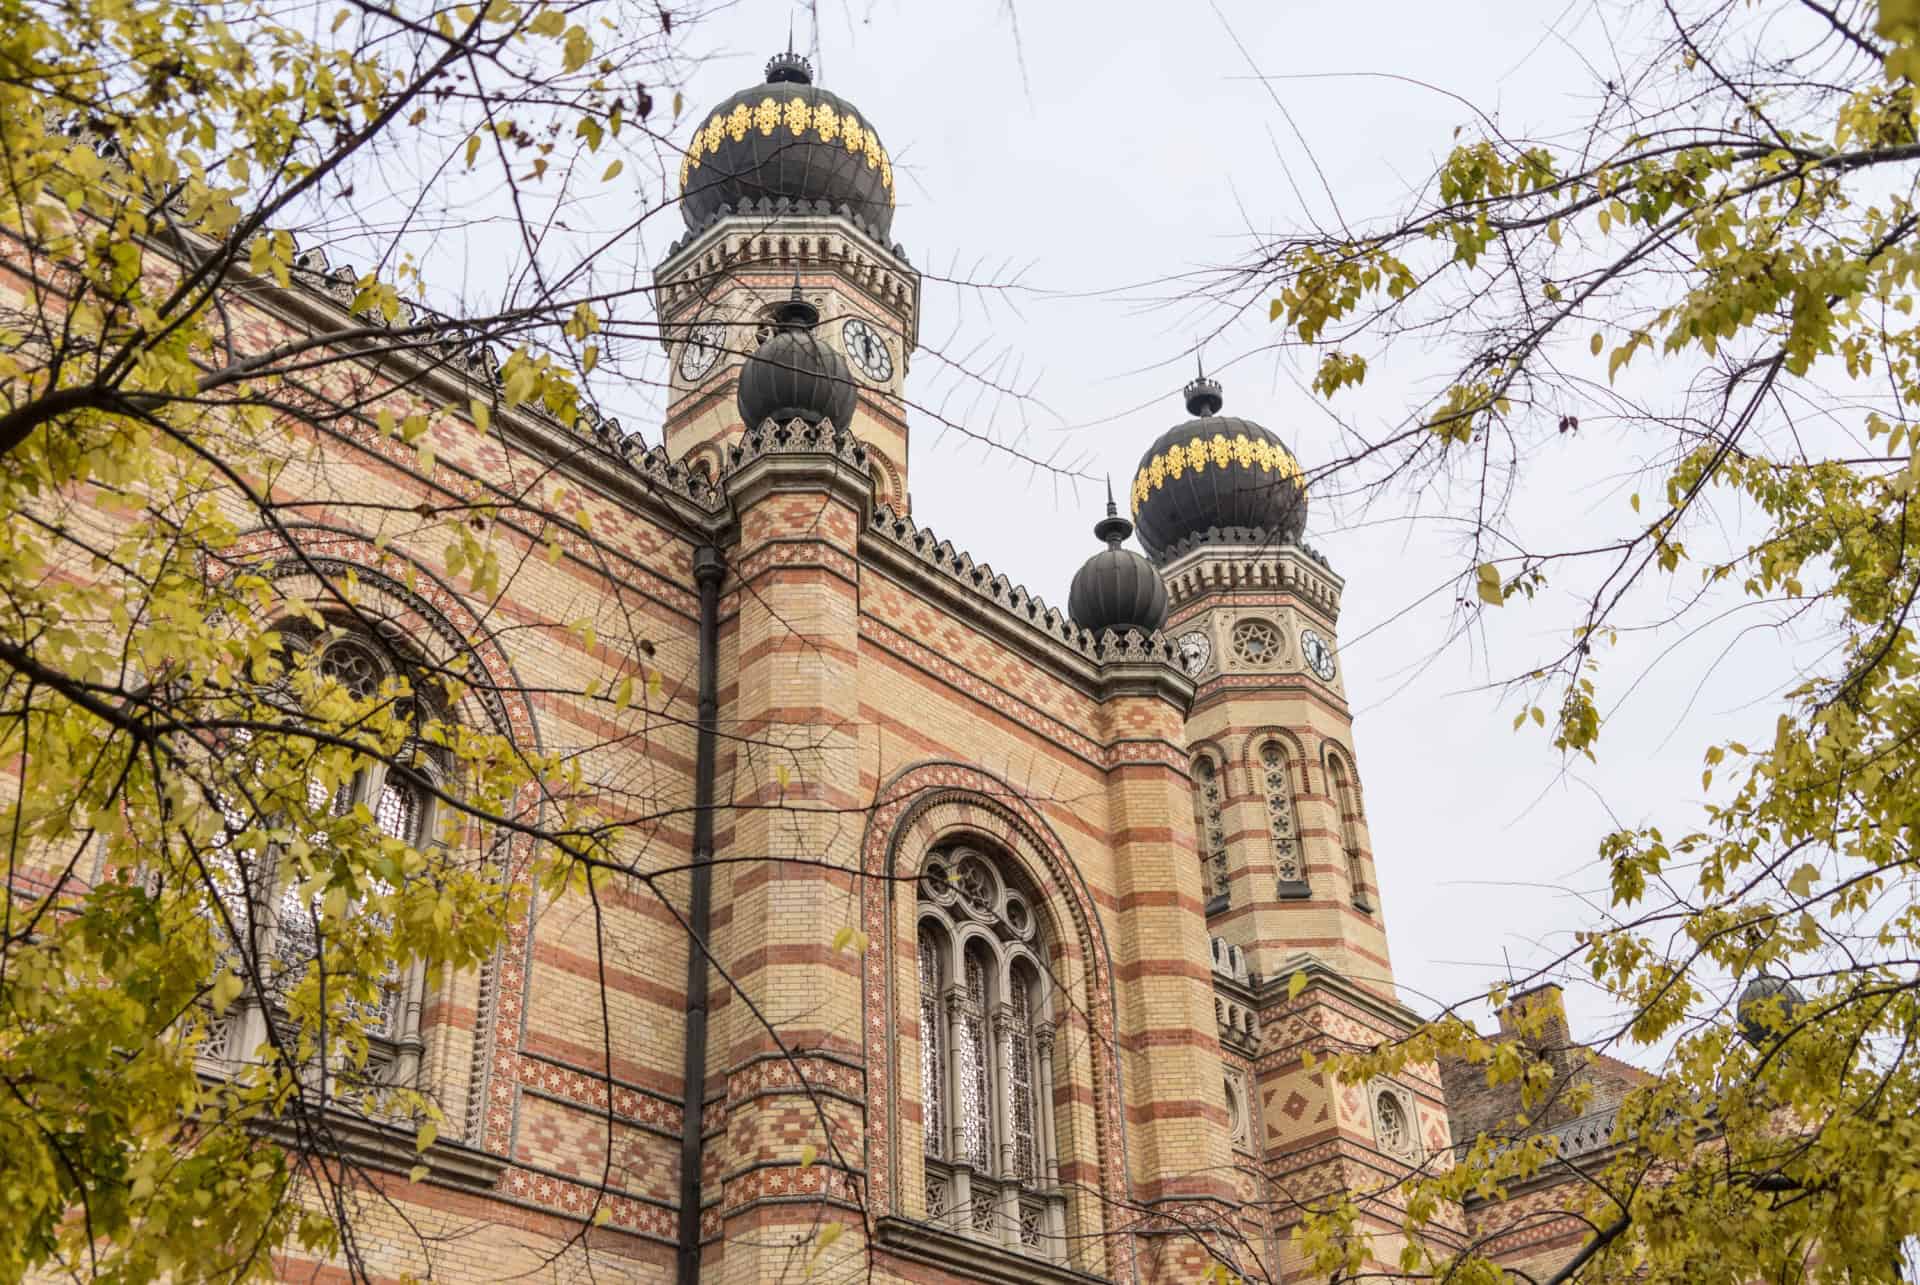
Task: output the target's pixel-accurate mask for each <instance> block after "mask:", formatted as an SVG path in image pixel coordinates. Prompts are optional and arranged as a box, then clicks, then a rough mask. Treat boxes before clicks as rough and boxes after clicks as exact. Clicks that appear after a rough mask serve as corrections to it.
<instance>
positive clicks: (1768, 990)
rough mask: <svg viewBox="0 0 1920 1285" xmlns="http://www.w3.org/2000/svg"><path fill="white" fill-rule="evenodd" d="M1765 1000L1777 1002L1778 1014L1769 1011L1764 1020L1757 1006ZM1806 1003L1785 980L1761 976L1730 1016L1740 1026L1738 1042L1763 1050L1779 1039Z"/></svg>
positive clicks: (1743, 994)
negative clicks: (1740, 1040)
mask: <svg viewBox="0 0 1920 1285" xmlns="http://www.w3.org/2000/svg"><path fill="white" fill-rule="evenodd" d="M1768 1000H1775V1001H1778V1010H1777V1011H1775V1010H1773V1009H1768V1010H1767V1011H1766V1014H1765V1016H1764V1017H1763V1016H1762V1011H1761V1007H1760V1006H1761V1005H1762V1004H1764V1003H1766V1002H1767V1001H1768ZM1806 1002H1807V1001H1806V999H1805V998H1804V997H1802V996H1801V994H1800V989H1799V987H1797V986H1795V985H1794V984H1793V983H1792V982H1790V981H1788V980H1787V979H1786V978H1784V977H1775V976H1773V975H1772V974H1771V973H1760V974H1757V975H1756V976H1755V977H1754V979H1753V980H1752V981H1750V982H1748V983H1747V985H1746V989H1745V990H1742V991H1741V992H1740V998H1739V1000H1738V1001H1737V1002H1736V1003H1735V1004H1734V1007H1733V1016H1734V1020H1735V1021H1736V1022H1737V1023H1739V1026H1740V1036H1741V1038H1742V1039H1744V1040H1746V1042H1747V1043H1749V1044H1751V1045H1753V1046H1754V1047H1755V1048H1765V1047H1766V1046H1767V1045H1769V1044H1771V1043H1773V1041H1775V1040H1776V1039H1778V1038H1780V1036H1781V1035H1782V1034H1783V1033H1784V1032H1785V1031H1786V1029H1787V1027H1788V1026H1789V1025H1791V1024H1792V1022H1793V1020H1794V1014H1795V1013H1797V1012H1798V1011H1799V1009H1800V1006H1801V1005H1803V1004H1805V1003H1806Z"/></svg>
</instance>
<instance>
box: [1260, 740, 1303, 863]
mask: <svg viewBox="0 0 1920 1285" xmlns="http://www.w3.org/2000/svg"><path fill="white" fill-rule="evenodd" d="M1260 769H1261V774H1262V776H1263V778H1264V784H1265V786H1266V796H1267V829H1268V831H1269V833H1270V834H1271V836H1272V840H1273V867H1274V872H1275V873H1276V874H1277V875H1278V876H1279V878H1280V882H1282V883H1298V882H1300V881H1301V880H1302V879H1305V878H1306V872H1305V870H1304V868H1303V867H1302V866H1301V863H1300V832H1299V829H1298V827H1297V826H1296V825H1295V823H1294V817H1293V770H1292V768H1291V766H1290V765H1289V764H1288V762H1287V752H1286V750H1285V749H1283V748H1281V745H1280V743H1279V742H1278V741H1268V742H1267V743H1266V744H1265V745H1262V746H1261V747H1260Z"/></svg>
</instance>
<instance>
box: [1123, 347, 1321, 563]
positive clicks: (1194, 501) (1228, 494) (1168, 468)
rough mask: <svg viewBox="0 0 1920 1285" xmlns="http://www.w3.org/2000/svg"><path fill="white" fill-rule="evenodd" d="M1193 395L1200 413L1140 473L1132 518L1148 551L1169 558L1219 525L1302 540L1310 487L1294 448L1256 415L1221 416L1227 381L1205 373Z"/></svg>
mask: <svg viewBox="0 0 1920 1285" xmlns="http://www.w3.org/2000/svg"><path fill="white" fill-rule="evenodd" d="M1186 399H1187V413H1188V414H1189V415H1191V416H1193V418H1192V419H1190V420H1188V421H1187V422H1186V423H1184V424H1181V425H1179V426H1177V427H1175V428H1170V429H1168V430H1167V431H1166V432H1164V433H1162V434H1161V435H1160V437H1159V440H1157V441H1155V442H1154V444H1153V445H1152V446H1150V447H1148V448H1147V453H1146V454H1145V455H1142V456H1141V457H1140V467H1139V469H1138V470H1137V471H1136V472H1135V473H1134V475H1133V497H1132V498H1133V520H1134V524H1135V526H1136V528H1137V529H1138V531H1139V533H1140V545H1141V547H1142V548H1144V549H1145V550H1146V551H1147V554H1148V556H1149V557H1151V558H1152V559H1153V560H1154V561H1156V562H1164V561H1166V559H1167V558H1168V557H1169V556H1171V555H1172V553H1173V552H1176V551H1177V550H1175V548H1174V546H1176V545H1182V544H1183V542H1187V541H1192V540H1196V539H1199V540H1205V539H1208V538H1209V533H1211V532H1213V531H1215V530H1216V529H1220V530H1227V529H1231V528H1239V530H1236V531H1234V532H1233V535H1232V537H1231V538H1233V539H1234V540H1236V541H1248V542H1257V541H1262V540H1275V541H1285V542H1292V541H1297V540H1298V539H1299V538H1300V533H1301V532H1302V531H1303V530H1305V529H1306V525H1307V487H1306V480H1305V478H1304V477H1303V476H1302V474H1301V472H1300V463H1299V461H1298V460H1296V459H1294V457H1293V453H1292V452H1291V451H1289V450H1288V449H1287V448H1286V445H1285V444H1284V443H1282V442H1281V440H1280V438H1279V437H1278V436H1276V435H1275V434H1273V433H1270V432H1268V431H1267V430H1266V429H1264V428H1262V427H1260V425H1258V424H1256V423H1254V422H1253V421H1252V420H1250V419H1239V418H1236V417H1235V416H1231V415H1221V414H1220V413H1219V411H1220V406H1221V398H1220V385H1219V384H1218V383H1216V382H1214V381H1213V380H1211V379H1208V378H1207V377H1206V374H1205V372H1202V373H1201V374H1200V376H1199V378H1197V379H1195V380H1194V381H1193V382H1192V383H1190V384H1188V385H1187V388H1186ZM1212 538H1219V537H1212Z"/></svg>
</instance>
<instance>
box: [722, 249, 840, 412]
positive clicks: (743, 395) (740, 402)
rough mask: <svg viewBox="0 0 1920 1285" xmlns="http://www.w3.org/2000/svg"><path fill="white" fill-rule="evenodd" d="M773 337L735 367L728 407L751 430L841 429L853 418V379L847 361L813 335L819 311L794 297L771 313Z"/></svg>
mask: <svg viewBox="0 0 1920 1285" xmlns="http://www.w3.org/2000/svg"><path fill="white" fill-rule="evenodd" d="M773 320H774V326H775V329H774V332H773V333H772V334H771V335H768V336H767V339H766V342H765V343H763V344H761V345H760V347H759V349H758V350H757V351H755V353H754V354H753V356H751V357H749V358H747V360H746V364H745V365H743V366H741V367H740V384H739V388H738V389H737V390H736V392H735V394H734V404H735V405H736V406H737V407H738V408H739V410H740V420H741V422H742V423H743V424H745V425H746V426H747V427H748V428H757V427H758V426H759V425H761V424H763V423H765V422H766V421H767V420H769V419H772V420H777V421H779V422H781V423H783V424H784V423H786V422H787V421H788V420H791V419H803V420H805V421H806V422H807V423H809V424H818V423H819V422H820V421H821V420H823V419H825V420H831V421H833V426H834V427H835V428H845V427H847V425H848V424H849V423H850V422H851V421H852V419H853V399H854V392H853V375H852V374H851V373H850V372H849V371H848V370H847V359H846V358H844V357H842V356H841V355H840V354H839V353H838V352H837V351H836V350H835V349H833V348H832V347H831V346H829V345H828V344H826V343H824V342H822V341H821V339H820V336H819V335H817V334H815V333H814V329H813V328H814V327H815V326H816V325H818V324H819V323H820V311H819V309H817V308H815V307H814V306H813V305H812V304H810V303H808V302H807V301H806V300H805V299H802V298H801V297H800V284H799V282H797V281H796V282H795V283H794V287H793V297H792V298H791V299H789V300H787V301H786V302H785V303H783V304H781V305H780V306H779V307H778V308H776V309H775V310H774V314H773Z"/></svg>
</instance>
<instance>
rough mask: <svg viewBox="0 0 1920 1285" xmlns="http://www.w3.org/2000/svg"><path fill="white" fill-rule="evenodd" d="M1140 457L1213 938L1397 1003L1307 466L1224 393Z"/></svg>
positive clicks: (1144, 531)
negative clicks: (1302, 964)
mask: <svg viewBox="0 0 1920 1285" xmlns="http://www.w3.org/2000/svg"><path fill="white" fill-rule="evenodd" d="M1186 403H1187V410H1188V414H1189V415H1190V416H1191V418H1189V419H1188V420H1187V421H1186V422H1184V423H1182V424H1180V425H1178V426H1176V427H1174V428H1173V429H1170V430H1169V431H1168V432H1166V433H1164V434H1162V435H1161V437H1160V438H1159V440H1157V441H1156V442H1155V443H1154V444H1153V445H1152V446H1151V447H1149V448H1148V449H1147V452H1146V454H1145V455H1143V456H1142V457H1141V460H1140V466H1139V469H1138V470H1137V471H1136V473H1135V476H1134V481H1133V487H1132V494H1131V499H1132V506H1133V514H1134V521H1135V524H1136V526H1137V529H1138V531H1139V536H1140V542H1141V544H1142V545H1143V546H1144V547H1145V548H1146V551H1147V554H1148V556H1149V557H1150V558H1151V559H1152V560H1153V561H1154V563H1155V564H1156V565H1157V566H1158V568H1159V570H1160V574H1161V576H1162V578H1163V579H1164V581H1165V583H1166V587H1167V594H1168V598H1169V604H1170V605H1169V612H1168V616H1167V624H1166V626H1165V630H1166V632H1167V633H1168V634H1169V635H1171V636H1172V637H1173V638H1174V639H1175V641H1176V644H1177V645H1178V647H1179V650H1180V654H1181V657H1182V660H1183V662H1184V663H1185V665H1186V668H1187V672H1188V673H1189V674H1190V675H1191V676H1192V677H1193V679H1194V681H1195V682H1196V683H1197V684H1198V690H1197V692H1196V694H1195V696H1194V702H1193V707H1192V710H1191V712H1190V714H1189V716H1188V721H1187V744H1188V748H1189V750H1190V752H1191V755H1192V758H1191V770H1192V774H1193V795H1194V828H1195V843H1196V848H1197V854H1196V855H1197V857H1198V859H1199V860H1200V861H1201V862H1202V863H1203V867H1204V881H1203V886H1204V887H1205V889H1206V891H1207V904H1206V914H1207V925H1208V931H1209V933H1210V934H1211V935H1212V936H1214V937H1217V938H1221V939H1223V940H1224V941H1225V942H1226V943H1227V944H1228V945H1230V946H1237V947H1239V948H1240V950H1241V951H1242V952H1244V956H1245V959H1246V964H1247V968H1248V969H1249V971H1250V972H1252V973H1254V974H1257V975H1260V976H1263V977H1267V978H1273V977H1279V976H1281V975H1282V974H1283V973H1284V972H1286V971H1287V970H1289V969H1291V968H1292V967H1293V966H1294V963H1295V961H1297V959H1298V958H1299V957H1300V956H1302V955H1306V956H1310V957H1312V958H1313V959H1314V960H1316V961H1318V962H1319V963H1320V964H1322V965H1324V966H1325V967H1327V968H1329V969H1331V970H1333V971H1334V972H1336V973H1338V974H1339V975H1341V976H1342V977H1344V978H1346V979H1348V980H1349V981H1350V982H1351V983H1353V984H1355V985H1357V986H1359V987H1361V988H1363V989H1365V990H1368V991H1372V992H1375V993H1377V994H1379V995H1382V996H1384V997H1388V998H1391V997H1392V995H1393V975H1392V968H1391V965H1390V963H1389V962H1388V957H1387V941H1386V932H1385V927H1384V925H1383V923H1382V921H1381V908H1380V897H1379V887H1378V883H1377V881H1376V879H1375V876H1374V871H1373V856H1372V848H1371V845H1370V844H1369V842H1368V839H1367V830H1366V820H1365V812H1364V809H1363V807H1362V803H1361V795H1360V778H1359V773H1358V771H1357V770H1356V768H1355V762H1356V759H1355V755H1354V746H1353V720H1352V715H1351V713H1350V712H1349V710H1348V708H1347V699H1346V686H1345V681H1344V674H1343V673H1342V667H1341V663H1340V655H1339V648H1338V632H1337V629H1338V623H1339V616H1340V592H1341V589H1342V586H1343V581H1342V580H1341V579H1340V577H1339V576H1338V575H1336V574H1335V573H1334V571H1333V569H1332V568H1331V567H1330V566H1329V565H1328V564H1327V562H1326V560H1325V559H1324V558H1322V557H1321V556H1320V555H1319V554H1318V553H1316V552H1314V551H1313V550H1312V549H1310V548H1309V547H1307V546H1306V545H1305V544H1303V543H1301V542H1300V536H1301V534H1302V532H1303V530H1304V528H1305V525H1306V515H1307V497H1306V490H1305V486H1304V483H1303V480H1302V475H1301V470H1300V465H1299V463H1298V462H1297V461H1296V460H1295V458H1294V456H1293V454H1292V453H1291V452H1290V451H1289V450H1288V449H1287V448H1286V446H1285V445H1284V444H1283V443H1282V442H1281V440H1280V438H1279V437H1278V436H1277V435H1275V434H1274V433H1272V432H1270V431H1269V430H1267V429H1265V428H1263V427H1261V426H1260V425H1259V424H1257V423H1254V422H1253V421H1251V420H1248V419H1243V418H1239V417H1235V416H1225V415H1221V414H1220V413H1219V412H1220V408H1221V406H1222V404H1223V399H1222V396H1221V390H1220V385H1219V384H1218V383H1216V382H1214V381H1213V380H1210V379H1208V378H1206V377H1205V376H1204V375H1202V376H1201V377H1200V378H1198V379H1196V380H1194V382H1193V383H1191V384H1189V385H1188V386H1187V389H1186Z"/></svg>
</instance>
